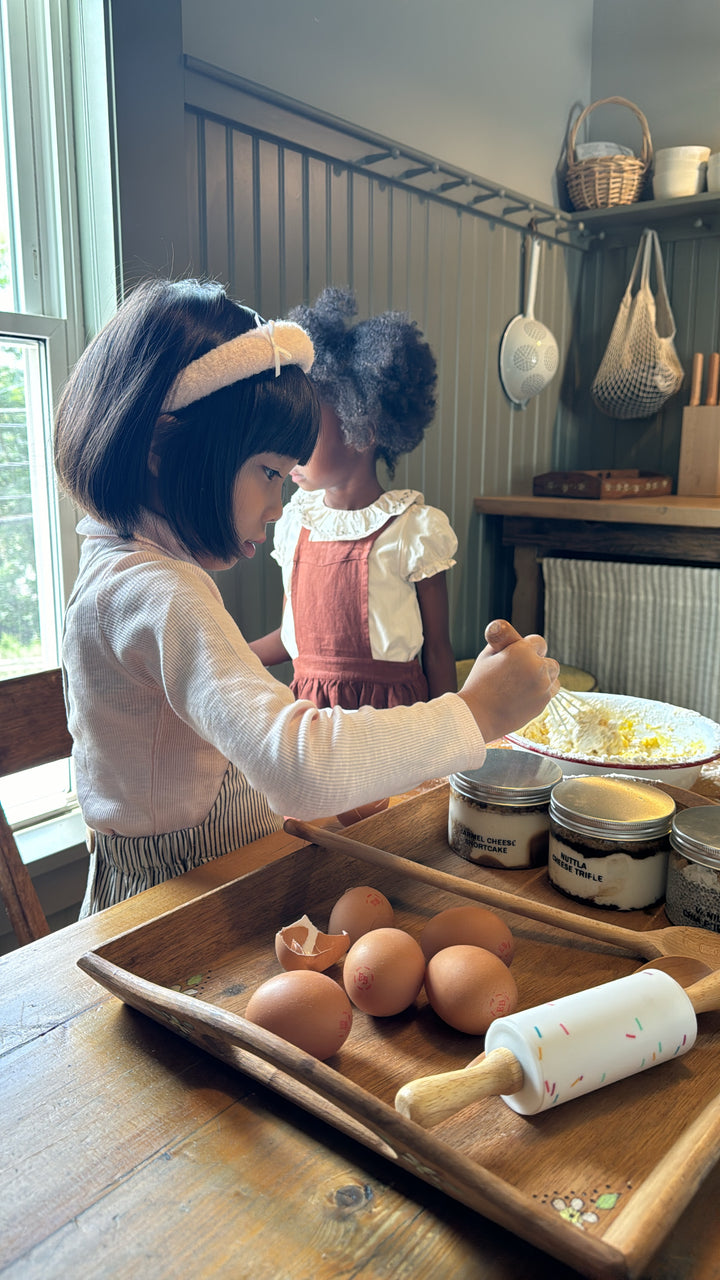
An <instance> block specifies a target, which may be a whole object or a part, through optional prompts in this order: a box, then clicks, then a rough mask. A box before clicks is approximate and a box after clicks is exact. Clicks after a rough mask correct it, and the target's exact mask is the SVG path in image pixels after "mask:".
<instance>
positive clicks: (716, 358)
mask: <svg viewBox="0 0 720 1280" xmlns="http://www.w3.org/2000/svg"><path fill="white" fill-rule="evenodd" d="M719 381H720V352H717V351H713V353H712V355H711V356H710V359H709V360H708V380H707V392H706V395H705V403H706V404H717V402H718V382H719Z"/></svg>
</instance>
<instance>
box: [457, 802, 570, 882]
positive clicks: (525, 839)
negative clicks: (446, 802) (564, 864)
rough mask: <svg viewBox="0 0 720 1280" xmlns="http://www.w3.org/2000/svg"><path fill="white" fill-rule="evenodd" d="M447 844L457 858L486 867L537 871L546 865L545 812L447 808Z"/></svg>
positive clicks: (546, 826)
mask: <svg viewBox="0 0 720 1280" xmlns="http://www.w3.org/2000/svg"><path fill="white" fill-rule="evenodd" d="M448 843H449V845H450V847H451V849H454V850H455V852H456V853H457V854H459V855H460V857H461V858H465V860H466V861H467V862H475V863H477V864H479V865H481V866H486V867H539V866H541V865H542V864H543V863H545V862H547V851H548V816H547V810H541V811H538V810H537V809H536V810H532V811H530V812H523V811H522V810H521V811H519V812H518V811H517V810H516V811H512V810H506V811H505V812H501V811H498V810H497V809H486V808H484V807H482V806H480V805H478V804H472V805H463V806H462V813H461V814H459V815H458V813H457V811H456V807H455V806H453V804H451V806H450V813H449V819H448Z"/></svg>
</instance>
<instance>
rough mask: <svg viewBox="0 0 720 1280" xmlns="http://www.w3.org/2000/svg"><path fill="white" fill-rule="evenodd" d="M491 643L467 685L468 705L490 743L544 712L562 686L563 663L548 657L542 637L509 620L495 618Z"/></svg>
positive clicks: (487, 633)
mask: <svg viewBox="0 0 720 1280" xmlns="http://www.w3.org/2000/svg"><path fill="white" fill-rule="evenodd" d="M485 639H486V640H487V642H488V643H487V645H486V647H485V648H484V649H483V650H482V652H481V653H480V654H479V656H478V657H477V659H476V661H475V665H474V667H473V669H472V671H471V672H470V675H469V676H468V678H467V680H466V681H465V684H464V685H463V687H462V689H461V691H460V693H459V694H458V697H459V698H462V699H463V702H465V703H466V704H467V706H468V707H469V708H470V711H471V712H472V714H473V716H474V719H475V723H476V724H477V726H478V728H479V729H480V732H481V733H482V735H483V737H484V739H485V741H486V742H493V741H494V740H495V739H496V738H501V737H503V735H504V734H506V733H512V731H513V729H520V728H522V726H523V725H525V724H527V722H528V720H532V719H533V718H534V717H535V716H537V715H539V714H540V712H541V711H542V710H543V708H544V707H546V706H547V704H548V702H549V701H550V699H551V698H552V697H554V696H555V694H556V693H557V691H558V689H559V688H560V682H559V680H558V676H559V674H560V665H559V663H557V662H556V661H555V659H554V658H548V657H546V656H545V655H546V654H547V645H546V643H545V640H544V639H543V637H542V636H538V635H530V636H525V638H523V637H522V636H521V635H520V634H519V632H517V631H516V630H515V628H514V627H513V626H511V625H510V623H509V622H505V621H504V620H499V621H496V622H491V623H489V625H488V626H487V628H486V630H485Z"/></svg>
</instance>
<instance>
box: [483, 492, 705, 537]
mask: <svg viewBox="0 0 720 1280" xmlns="http://www.w3.org/2000/svg"><path fill="white" fill-rule="evenodd" d="M475 510H476V511H477V512H479V513H480V514H481V515H493V516H524V517H529V518H532V519H546V520H592V521H601V522H602V523H605V524H608V523H609V524H645V525H676V526H681V527H682V528H697V529H720V498H684V497H678V496H677V495H674V494H673V495H671V496H669V495H666V496H665V497H662V498H616V499H614V500H606V499H602V498H597V499H590V498H535V497H533V496H532V495H531V494H527V495H524V494H497V495H494V494H485V495H483V496H482V497H480V498H475Z"/></svg>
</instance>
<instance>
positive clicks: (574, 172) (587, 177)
mask: <svg viewBox="0 0 720 1280" xmlns="http://www.w3.org/2000/svg"><path fill="white" fill-rule="evenodd" d="M608 103H615V104H617V105H618V106H620V107H627V108H628V109H629V110H630V111H633V112H634V113H635V115H636V116H637V118H638V120H639V121H640V125H641V127H642V147H641V149H640V156H639V157H636V156H622V155H617V156H598V157H595V158H593V159H591V160H576V159H575V139H576V137H577V132H578V129H579V128H580V125H581V124H582V123H583V121H584V120H586V119H587V117H588V116H589V114H590V112H591V111H594V110H595V108H596V107H603V106H605V105H607V104H608ZM651 164H652V142H651V140H650V130H649V129H648V122H647V120H646V119H645V116H644V115H643V113H642V111H641V110H640V108H639V107H636V106H635V104H634V103H632V102H629V101H628V99H627V98H600V99H599V100H598V101H597V102H592V103H591V104H590V106H589V107H586V108H585V110H584V111H583V112H582V113H581V114H580V115H579V116H578V118H577V120H576V121H575V123H574V124H573V125H572V127H571V128H570V131H569V133H568V139H567V172H566V175H565V182H566V184H567V190H568V195H569V197H570V200H571V203H572V206H573V208H574V209H609V208H611V207H612V206H613V205H616V204H634V203H635V201H636V200H639V199H640V196H641V195H642V190H643V186H644V184H645V179H646V177H647V174H648V170H649V169H650V165H651Z"/></svg>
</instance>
